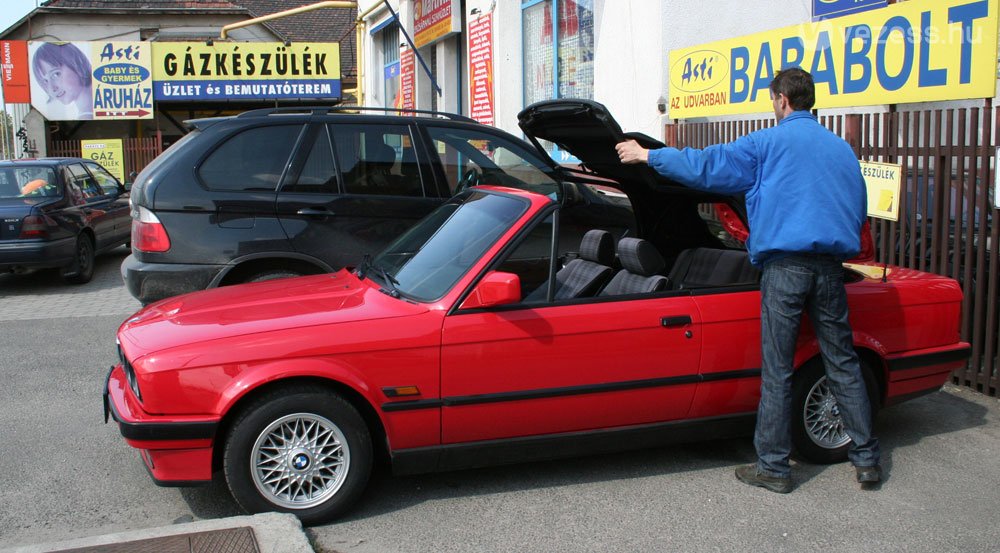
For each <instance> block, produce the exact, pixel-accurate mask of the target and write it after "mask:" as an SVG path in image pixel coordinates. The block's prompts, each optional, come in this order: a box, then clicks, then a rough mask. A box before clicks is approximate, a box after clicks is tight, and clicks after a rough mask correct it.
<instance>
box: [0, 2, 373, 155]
mask: <svg viewBox="0 0 1000 553" xmlns="http://www.w3.org/2000/svg"><path fill="white" fill-rule="evenodd" d="M310 3H311V2H306V1H302V0H297V1H276V0H250V1H240V2H230V1H202V2H181V1H170V0H166V1H159V2H155V3H140V2H128V1H114V0H51V1H49V2H46V3H45V4H44V5H43V6H41V7H39V8H37V9H35V10H34V11H32V12H31V13H30V14H28V15H27V16H25V17H24V18H23V19H22V20H21V21H19V22H17V23H15V24H14V25H13V26H11V27H10V28H9V29H7V30H6V31H4V32H3V33H2V34H0V41H2V42H0V45H2V48H3V56H4V65H3V67H4V72H3V73H4V79H3V85H4V100H5V105H6V106H5V107H6V109H7V112H8V113H9V114H10V116H9V121H5V122H7V123H9V124H11V126H12V127H14V129H13V132H14V133H15V134H16V138H15V140H14V144H13V148H11V150H12V151H11V152H9V155H8V156H7V157H15V158H18V157H36V156H46V155H80V151H81V146H80V144H81V142H80V141H100V140H126V141H128V140H149V141H152V142H150V144H153V145H152V146H151V147H149V148H147V147H143V149H144V150H149V151H146V152H145V155H146V158H148V159H146V161H145V162H148V160H151V159H152V157H150V156H154V157H155V155H156V154H157V153H159V151H160V150H162V149H163V148H165V147H167V146H169V145H170V143H172V142H173V141H174V140H176V139H177V138H179V137H180V136H182V135H183V134H185V133H186V132H187V129H186V128H185V127H184V124H183V121H184V120H187V119H192V118H198V117H209V116H217V115H229V114H236V113H239V112H241V111H245V110H248V109H255V108H265V107H283V106H296V105H303V104H309V105H313V104H324V105H329V104H332V103H340V102H342V101H344V100H345V99H346V100H347V101H353V95H352V93H351V92H350V91H351V90H352V89H353V88H354V87H355V81H356V75H355V73H356V71H355V61H354V43H355V40H354V37H355V35H354V32H353V28H354V21H355V19H356V15H357V12H356V11H355V10H353V9H337V10H321V11H316V12H310V13H306V14H302V15H296V16H294V17H289V18H283V19H279V20H274V21H269V22H265V23H258V24H253V25H248V26H244V27H238V28H233V29H232V30H231V31H230V32H228V33H224V32H223V31H224V30H225V29H227V28H229V27H230V26H233V25H238V24H240V23H242V22H246V21H248V20H250V19H252V18H256V17H259V16H261V15H267V14H270V13H274V12H276V11H282V10H286V9H289V8H294V7H297V6H299V5H306V4H310ZM341 39H345V40H344V41H343V42H344V43H343V46H342V45H341ZM126 149H128V146H126ZM141 165H142V164H141V163H139V166H138V167H136V168H141Z"/></svg>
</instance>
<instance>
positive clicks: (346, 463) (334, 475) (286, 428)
mask: <svg viewBox="0 0 1000 553" xmlns="http://www.w3.org/2000/svg"><path fill="white" fill-rule="evenodd" d="M250 455H251V459H250V462H251V472H252V474H253V483H254V485H255V486H256V487H257V490H258V491H259V492H260V493H261V494H263V496H264V497H265V498H266V499H267V500H268V501H270V502H271V503H273V504H275V505H278V506H280V507H284V508H286V509H308V508H310V507H315V506H317V505H319V504H321V503H323V502H324V501H326V500H328V499H329V498H330V497H332V496H333V495H334V494H336V493H337V491H338V490H339V489H340V487H341V486H343V485H344V480H345V479H346V478H347V471H348V469H349V468H350V465H351V452H350V449H349V448H348V447H347V439H346V438H345V437H344V434H343V432H341V431H340V428H338V427H337V425H335V424H333V423H332V422H330V420H329V419H326V418H324V417H321V416H319V415H315V414H311V413H296V414H293V415H287V416H284V417H281V418H280V419H278V420H276V421H274V422H272V423H271V424H270V425H269V426H268V427H267V428H265V429H264V431H263V432H261V433H260V436H258V437H257V441H256V442H255V443H254V445H253V450H252V451H251V453H250Z"/></svg>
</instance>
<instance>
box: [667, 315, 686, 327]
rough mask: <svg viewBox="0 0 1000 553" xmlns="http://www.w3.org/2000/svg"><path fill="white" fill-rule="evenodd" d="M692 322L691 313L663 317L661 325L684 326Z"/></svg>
mask: <svg viewBox="0 0 1000 553" xmlns="http://www.w3.org/2000/svg"><path fill="white" fill-rule="evenodd" d="M689 324H691V316H690V315H679V316H677V317H661V318H660V326H663V327H672V326H684V325H689Z"/></svg>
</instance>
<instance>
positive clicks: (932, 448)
mask: <svg viewBox="0 0 1000 553" xmlns="http://www.w3.org/2000/svg"><path fill="white" fill-rule="evenodd" d="M125 255H126V252H125V250H124V249H122V250H121V251H118V252H115V253H114V254H112V255H107V256H102V257H100V258H98V272H97V275H96V276H95V279H94V281H92V282H91V283H88V284H85V285H81V286H71V285H66V284H64V283H62V281H61V280H60V279H59V277H58V275H57V274H49V275H43V274H36V275H32V276H17V275H2V276H0V382H2V383H3V384H2V385H0V421H3V423H2V425H0V550H5V548H14V550H27V551H37V550H38V548H37V547H34V546H37V545H39V544H47V543H53V542H63V541H65V540H81V539H91V540H99V539H103V537H104V536H108V535H120V534H125V533H129V532H134V531H140V532H142V531H149V532H161V531H162V530H161V529H162V528H165V527H171V526H175V525H177V526H178V527H179V528H181V529H182V531H197V530H196V529H195V528H193V527H189V526H187V525H188V524H190V523H192V522H193V523H196V524H200V523H202V522H208V521H218V522H219V523H220V524H223V525H225V524H229V523H230V522H231V521H234V520H235V519H233V518H231V517H239V516H241V515H242V514H243V513H241V511H240V510H239V508H238V507H237V506H236V505H235V503H234V502H233V500H232V499H231V497H230V496H229V493H228V490H227V488H226V485H225V483H224V482H222V481H217V482H214V483H212V484H211V485H209V486H206V487H202V488H160V487H157V486H155V485H154V484H153V483H152V481H151V480H150V479H149V476H148V474H147V473H146V471H145V469H144V468H143V466H142V463H141V461H140V460H139V457H138V455H137V454H136V452H135V451H134V450H133V449H131V448H130V447H128V446H127V445H126V444H125V443H124V442H123V440H122V439H121V436H120V434H119V432H118V429H117V428H116V427H115V426H114V425H111V424H108V425H105V424H104V423H103V418H102V410H101V384H102V379H103V377H104V376H105V375H106V374H107V370H108V366H109V365H110V364H111V363H112V362H113V360H114V357H115V346H114V332H115V329H116V328H117V327H118V325H119V324H120V323H121V321H122V320H124V319H125V318H126V317H128V315H130V314H131V313H132V312H133V311H134V310H135V309H137V308H138V302H135V301H134V300H133V299H132V298H131V296H129V295H128V293H127V292H126V291H125V290H124V288H123V287H122V285H121V278H120V276H119V275H118V265H119V263H120V262H121V260H122V259H123V258H124V257H125ZM68 298H76V299H79V300H80V302H76V301H73V300H72V299H68ZM78 303H79V305H78ZM84 304H85V305H86V307H80V305H84ZM875 429H876V432H877V434H878V436H879V438H880V439H881V441H882V445H883V451H884V460H883V461H884V463H883V464H884V466H885V468H886V474H887V478H886V481H885V483H884V484H883V485H882V486H881V489H879V490H877V491H861V490H859V489H858V485H857V484H856V483H855V482H854V481H853V471H852V469H851V467H850V466H849V465H847V464H836V465H828V466H821V465H809V464H796V465H795V467H794V477H795V479H796V483H797V488H796V489H795V491H794V492H792V493H791V494H788V495H779V494H774V493H771V492H768V491H766V490H763V489H760V488H751V487H749V486H746V485H744V484H741V483H739V482H737V481H736V480H735V478H734V477H733V470H734V468H735V467H737V466H739V465H740V464H742V463H747V462H750V461H751V460H752V459H753V456H754V453H753V445H752V441H751V439H750V438H749V437H746V438H740V439H734V440H715V441H706V442H702V443H696V444H684V445H678V446H674V447H669V448H658V449H647V450H637V451H631V452H624V453H617V454H612V455H600V456H592V457H584V458H576V459H568V460H557V461H548V462H543V463H529V464H521V465H511V466H505V467H495V468H488V469H477V470H468V471H460V472H451V473H441V474H427V475H419V476H407V477H394V476H391V475H389V474H387V473H386V471H385V470H384V469H380V470H378V471H377V472H376V475H375V476H374V478H373V479H372V482H371V484H370V486H369V489H368V490H367V491H366V493H365V495H364V496H363V497H362V499H361V501H360V502H359V504H358V505H357V507H356V508H355V509H354V510H353V511H351V512H350V513H348V514H347V516H345V517H344V518H343V519H341V520H339V521H337V522H334V523H331V524H328V525H324V526H319V527H315V528H309V529H306V530H305V532H306V534H307V535H308V536H309V541H310V543H311V547H312V548H314V549H315V550H316V551H318V552H321V553H333V552H337V553H374V552H378V553H397V552H398V553H402V552H407V553H409V552H415V551H435V552H456V553H458V552H462V553H465V552H470V551H475V552H486V553H493V552H517V553H524V552H550V551H552V552H562V551H573V552H578V551H579V552H617V551H621V552H636V551H642V552H645V551H653V552H656V551H682V552H700V551H725V552H728V551H737V552H743V551H747V552H751V551H767V552H769V553H770V552H775V553H781V552H806V551H823V552H824V553H825V552H845V553H857V552H859V551H866V552H867V551H872V552H878V553H886V552H892V553H894V552H904V551H905V552H908V553H909V552H918V553H925V552H926V553H952V552H954V553H960V552H961V553H967V552H972V553H979V552H982V553H987V552H989V553H995V552H996V551H997V550H998V549H997V544H998V543H1000V524H998V523H997V513H1000V491H998V490H1000V400H997V399H996V398H991V397H987V396H984V395H982V394H978V393H976V392H973V391H971V390H969V389H966V388H960V387H955V386H946V387H945V390H944V391H942V392H939V393H935V394H932V395H928V396H925V397H921V398H918V399H916V400H913V401H911V402H908V403H904V404H901V405H897V406H893V407H890V408H887V409H885V410H883V411H882V413H880V415H879V417H878V420H877V422H876V426H875ZM233 523H235V522H233ZM242 525H245V524H242ZM188 528H192V529H190V530H188ZM128 535H129V536H133V537H132V539H137V538H136V536H137V534H128ZM291 537H292V536H289V539H291ZM74 543H80V542H74ZM87 543H94V542H93V541H92V542H87ZM262 547H263V545H262ZM267 551H272V549H267ZM275 551H278V550H275Z"/></svg>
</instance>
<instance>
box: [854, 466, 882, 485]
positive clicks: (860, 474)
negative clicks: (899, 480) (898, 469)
mask: <svg viewBox="0 0 1000 553" xmlns="http://www.w3.org/2000/svg"><path fill="white" fill-rule="evenodd" d="M854 475H855V476H856V477H857V478H858V483H860V484H861V485H862V486H874V485H875V484H878V483H879V482H881V481H882V467H880V466H879V465H875V466H873V467H854Z"/></svg>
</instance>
